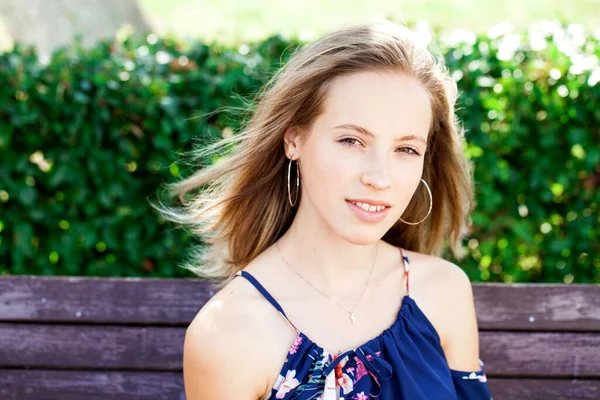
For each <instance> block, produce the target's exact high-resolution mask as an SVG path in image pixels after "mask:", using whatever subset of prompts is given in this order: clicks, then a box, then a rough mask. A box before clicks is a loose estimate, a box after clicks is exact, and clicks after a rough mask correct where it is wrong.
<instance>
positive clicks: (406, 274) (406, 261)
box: [398, 247, 410, 296]
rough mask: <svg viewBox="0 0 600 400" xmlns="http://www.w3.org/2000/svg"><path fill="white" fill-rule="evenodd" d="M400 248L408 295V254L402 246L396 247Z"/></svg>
mask: <svg viewBox="0 0 600 400" xmlns="http://www.w3.org/2000/svg"><path fill="white" fill-rule="evenodd" d="M398 248H399V249H400V254H401V255H402V260H403V261H404V276H405V281H406V294H407V295H409V296H410V287H409V285H408V273H409V271H410V263H409V262H408V256H407V255H406V252H405V251H404V249H403V248H402V247H398Z"/></svg>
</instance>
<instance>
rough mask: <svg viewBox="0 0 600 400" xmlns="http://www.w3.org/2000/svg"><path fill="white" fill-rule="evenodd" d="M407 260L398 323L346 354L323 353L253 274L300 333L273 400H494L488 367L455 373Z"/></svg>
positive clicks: (251, 278) (258, 286) (260, 288)
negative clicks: (414, 291) (419, 299)
mask: <svg viewBox="0 0 600 400" xmlns="http://www.w3.org/2000/svg"><path fill="white" fill-rule="evenodd" d="M399 249H400V252H401V254H402V259H403V260H404V266H405V268H404V274H405V277H406V279H405V281H406V295H405V296H404V298H403V301H402V305H401V307H400V311H399V312H398V316H397V318H396V320H395V321H394V322H393V324H392V325H391V326H390V327H389V328H387V329H385V330H384V331H383V332H381V334H379V336H376V337H374V338H373V339H370V340H369V341H367V342H366V343H364V344H362V345H360V346H358V347H356V348H354V349H352V350H348V351H346V352H343V353H339V354H333V353H329V352H328V351H326V350H324V349H323V348H321V347H320V346H319V345H318V344H316V343H315V342H313V341H312V340H311V339H310V338H309V337H308V336H306V335H305V334H304V333H302V332H301V331H300V330H298V329H297V328H296V327H295V326H294V324H293V323H292V322H291V321H290V320H289V319H288V318H287V316H286V315H285V313H284V311H283V309H282V308H281V306H280V305H279V303H278V302H277V301H276V300H275V299H274V298H273V296H271V295H270V294H269V292H267V290H266V289H265V288H264V287H263V286H262V285H261V284H260V283H259V282H258V281H257V280H256V278H254V276H252V275H251V274H250V273H248V272H247V271H243V270H242V271H239V272H238V273H237V274H236V276H242V277H244V278H246V279H247V280H248V281H249V282H250V283H251V284H252V285H254V287H256V289H258V291H259V292H260V293H261V294H262V295H263V296H264V297H265V298H266V299H267V300H268V301H269V302H270V303H271V304H272V305H273V306H274V307H275V308H276V309H277V311H279V313H280V314H281V315H282V316H283V318H285V320H286V321H288V323H289V324H290V325H291V327H292V328H293V329H294V330H295V332H296V340H295V341H294V343H293V344H292V345H291V346H290V349H289V351H288V353H287V356H286V359H285V362H284V364H283V366H282V367H281V370H280V372H279V378H278V379H277V381H276V383H275V385H274V387H273V388H272V390H271V394H270V396H268V397H266V398H267V399H286V400H292V399H294V400H308V399H314V400H337V399H345V400H367V399H370V398H372V397H373V398H379V399H383V400H392V399H393V400H401V399H405V400H431V399H435V400H455V399H456V400H491V399H492V396H491V394H490V391H489V388H488V385H487V378H486V375H485V371H484V364H483V361H481V359H479V365H480V367H481V368H480V369H479V371H458V370H454V369H450V368H449V366H448V362H447V360H446V358H445V355H444V351H443V349H442V346H441V342H440V337H439V336H438V334H437V331H436V330H435V328H434V327H433V325H432V324H431V322H430V321H429V319H427V317H426V316H425V314H424V313H423V312H422V311H421V309H420V308H419V306H418V305H417V303H416V302H415V300H414V299H413V298H412V297H411V296H410V294H409V286H408V273H409V262H408V257H407V256H406V253H405V252H404V250H403V249H402V248H401V247H399Z"/></svg>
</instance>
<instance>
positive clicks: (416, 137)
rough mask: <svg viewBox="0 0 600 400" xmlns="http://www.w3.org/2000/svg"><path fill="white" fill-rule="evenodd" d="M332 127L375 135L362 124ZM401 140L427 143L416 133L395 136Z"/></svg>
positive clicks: (397, 139)
mask: <svg viewBox="0 0 600 400" xmlns="http://www.w3.org/2000/svg"><path fill="white" fill-rule="evenodd" d="M334 128H341V129H352V130H355V131H357V132H360V133H362V134H363V135H365V136H370V137H375V135H374V134H373V133H371V132H370V131H369V130H368V129H367V128H363V127H362V126H358V125H354V124H342V125H336V126H334ZM401 140H418V141H420V142H423V143H424V144H427V140H425V139H423V138H422V137H421V136H417V135H406V136H401V137H399V138H396V141H401Z"/></svg>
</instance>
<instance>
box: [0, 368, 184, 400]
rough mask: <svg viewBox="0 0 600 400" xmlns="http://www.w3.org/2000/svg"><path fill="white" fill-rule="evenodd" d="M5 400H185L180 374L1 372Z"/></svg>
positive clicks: (1, 393) (0, 389) (0, 384)
mask: <svg viewBox="0 0 600 400" xmlns="http://www.w3.org/2000/svg"><path fill="white" fill-rule="evenodd" d="M0 398H1V399H2V400H59V399H60V400H117V399H118V400H158V399H168V400H185V391H184V387H183V376H182V374H181V373H176V372H135V371H133V372H97V371H43V370H42V371H36V370H3V369H0Z"/></svg>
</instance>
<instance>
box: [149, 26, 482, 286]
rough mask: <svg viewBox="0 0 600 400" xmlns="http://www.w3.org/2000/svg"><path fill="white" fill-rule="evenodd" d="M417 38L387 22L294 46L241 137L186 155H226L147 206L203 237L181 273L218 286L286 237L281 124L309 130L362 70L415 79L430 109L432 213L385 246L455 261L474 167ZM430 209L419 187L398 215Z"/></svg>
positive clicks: (389, 237)
mask: <svg viewBox="0 0 600 400" xmlns="http://www.w3.org/2000/svg"><path fill="white" fill-rule="evenodd" d="M416 39H417V38H416V36H415V35H414V33H413V32H411V31H410V30H409V29H408V28H406V27H404V26H402V25H397V24H395V23H392V22H390V21H385V20H375V21H372V22H369V23H362V24H354V25H350V26H345V27H343V28H340V29H338V30H335V31H333V32H330V33H328V34H326V35H325V36H323V37H321V38H320V39H318V40H317V41H315V42H313V43H310V44H307V45H305V46H303V47H300V48H298V49H297V50H296V51H295V52H294V53H293V54H292V56H291V58H290V60H289V61H288V62H287V63H286V65H284V66H283V67H282V68H280V69H279V70H278V71H277V72H276V73H275V74H273V76H272V77H271V79H270V80H269V81H268V82H267V83H266V84H265V85H264V86H263V87H262V88H261V90H260V91H259V92H258V94H257V95H256V98H255V99H254V101H253V103H252V105H253V107H254V110H253V112H252V114H251V116H250V117H249V120H248V121H247V123H246V124H245V125H244V126H243V127H242V128H241V129H240V132H238V133H236V134H234V135H231V136H229V137H226V138H223V139H221V140H219V141H217V142H216V143H213V144H211V145H208V146H206V147H203V148H199V149H194V150H192V158H194V159H200V158H203V157H205V156H206V155H210V154H216V153H219V151H220V149H224V148H227V149H230V151H229V152H228V153H227V155H226V156H224V157H222V158H220V159H219V161H218V162H216V163H214V164H212V165H210V166H208V167H206V168H200V169H199V170H197V171H194V173H193V174H192V175H191V176H189V177H187V178H185V179H182V180H180V181H178V182H174V183H170V184H166V185H165V186H166V188H167V194H168V196H169V197H170V198H171V199H174V198H175V197H177V198H178V199H179V201H180V205H178V206H172V205H171V206H169V205H165V204H164V203H162V202H159V204H158V205H152V206H153V207H155V208H156V210H158V212H159V214H160V215H161V216H162V217H163V218H165V219H166V220H169V221H172V222H175V223H177V224H182V225H183V226H185V227H186V229H188V231H190V232H191V233H192V234H194V235H197V237H200V238H202V240H203V242H204V244H197V245H195V247H192V249H191V251H190V253H189V254H188V259H187V260H186V261H185V263H184V265H183V267H184V268H186V269H188V270H190V271H192V272H193V273H194V274H195V275H197V276H199V277H201V278H204V279H210V280H216V281H217V287H223V286H224V285H225V284H226V283H227V282H228V281H229V280H230V279H231V278H232V277H233V276H234V275H235V273H236V272H237V271H239V270H240V269H242V268H243V267H244V266H245V265H247V264H248V263H249V262H250V261H251V260H252V259H254V258H255V257H256V256H257V255H259V254H260V253H261V252H262V251H263V250H265V249H266V248H268V247H269V246H270V245H272V244H273V243H274V242H275V241H276V240H277V239H279V237H281V236H282V235H283V234H284V233H285V231H286V230H287V229H288V227H289V226H290V225H291V223H292V221H293V219H294V216H295V214H296V207H292V206H291V205H290V203H289V202H288V193H287V161H288V159H287V157H286V155H285V153H284V146H283V135H284V133H285V132H286V130H287V129H288V128H289V127H298V128H300V129H299V131H300V132H307V131H309V129H310V126H311V123H312V122H313V121H314V120H315V117H317V116H318V115H319V114H320V113H321V112H322V111H323V106H324V102H325V99H326V97H327V94H328V91H329V88H330V84H331V82H332V80H333V79H334V78H336V77H338V76H341V75H344V74H350V73H354V72H360V71H367V70H369V71H385V72H387V71H395V72H400V73H403V74H408V75H411V76H413V77H415V78H417V79H418V81H419V82H420V83H421V84H422V85H423V87H424V88H425V89H426V90H427V91H428V92H429V98H430V103H431V107H432V121H431V124H430V132H429V140H428V145H427V150H426V153H425V154H426V156H425V160H424V169H423V176H422V177H423V178H424V179H425V181H427V183H428V184H429V187H430V189H431V192H432V195H433V209H432V211H431V214H430V215H429V217H428V218H427V219H426V220H425V222H423V223H421V224H418V225H407V224H404V223H403V222H401V221H399V220H398V222H397V223H395V224H394V225H393V226H392V227H391V228H390V229H389V230H388V231H387V232H386V234H385V235H384V237H383V240H385V241H386V242H388V243H390V244H393V245H395V246H401V247H403V248H405V249H408V250H413V251H416V252H421V253H427V254H432V255H437V256H440V255H441V254H442V252H443V251H444V249H445V247H449V248H450V249H451V251H452V253H453V254H454V256H455V257H457V258H462V257H463V256H464V249H463V247H462V243H461V241H462V238H463V237H464V235H465V234H467V233H468V231H469V229H468V228H469V227H470V226H471V219H470V212H471V211H472V209H473V207H474V199H473V188H472V170H471V168H470V164H469V162H468V160H467V159H466V158H465V155H464V152H463V147H462V145H463V142H464V130H463V129H462V128H461V127H460V125H459V123H458V121H457V118H456V115H455V102H456V97H457V93H458V91H457V87H456V83H455V82H454V81H453V80H452V79H451V77H450V75H449V74H448V71H447V68H446V66H445V64H444V61H443V58H441V57H440V58H436V57H434V56H433V54H432V53H431V52H430V51H429V50H428V49H427V48H426V46H424V45H422V44H420V43H419V41H418V40H416ZM231 149H232V150H231ZM294 183H295V178H292V184H294ZM184 196H186V198H184ZM294 196H295V194H294ZM301 200H302V198H301V196H299V197H298V200H297V201H301ZM297 204H298V203H296V206H297ZM428 209H429V194H428V193H427V190H426V188H425V187H424V185H423V184H422V183H421V184H420V185H419V187H418V188H417V190H416V192H415V194H414V196H413V198H412V199H411V201H410V203H409V205H408V206H407V208H406V210H405V212H404V214H403V217H402V219H404V220H408V221H419V220H421V219H422V218H423V217H424V216H425V215H426V213H427V211H428Z"/></svg>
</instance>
